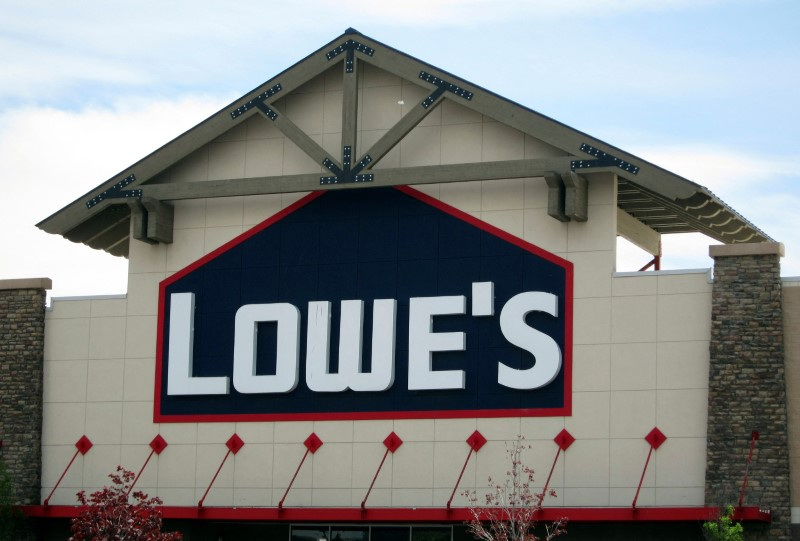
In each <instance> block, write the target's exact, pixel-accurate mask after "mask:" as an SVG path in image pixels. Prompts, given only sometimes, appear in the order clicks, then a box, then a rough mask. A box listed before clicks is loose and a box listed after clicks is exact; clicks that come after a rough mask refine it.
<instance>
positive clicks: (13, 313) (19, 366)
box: [0, 279, 50, 504]
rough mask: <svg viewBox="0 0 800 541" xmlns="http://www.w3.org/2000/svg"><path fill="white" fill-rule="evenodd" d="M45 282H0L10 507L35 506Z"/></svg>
mask: <svg viewBox="0 0 800 541" xmlns="http://www.w3.org/2000/svg"><path fill="white" fill-rule="evenodd" d="M49 288H50V280H49V279H34V280H0V397H2V399H0V439H1V440H2V442H3V444H2V448H0V457H1V458H2V460H3V462H5V465H6V468H7V470H8V473H9V474H10V476H11V481H12V488H13V491H14V495H13V497H14V503H15V504H37V503H39V491H40V486H41V464H42V459H41V452H42V451H41V449H42V362H43V356H44V309H45V289H49Z"/></svg>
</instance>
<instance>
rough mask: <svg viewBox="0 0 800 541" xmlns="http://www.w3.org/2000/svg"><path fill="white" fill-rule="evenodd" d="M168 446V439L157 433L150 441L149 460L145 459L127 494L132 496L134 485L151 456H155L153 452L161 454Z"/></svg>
mask: <svg viewBox="0 0 800 541" xmlns="http://www.w3.org/2000/svg"><path fill="white" fill-rule="evenodd" d="M166 448H167V440H165V439H164V438H162V437H161V434H158V435H156V437H155V438H153V441H151V442H150V454H149V455H147V460H145V461H144V464H143V465H142V468H141V469H140V470H139V473H137V474H136V478H135V479H134V480H133V483H131V486H130V488H129V489H128V494H127V496H130V495H131V492H133V487H135V486H136V483H137V482H138V481H139V477H141V476H142V473H143V472H144V469H145V468H146V467H147V463H148V462H150V459H151V458H153V454H157V455H160V454H161V451H163V450H164V449H166Z"/></svg>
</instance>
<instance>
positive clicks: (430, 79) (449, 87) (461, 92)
mask: <svg viewBox="0 0 800 541" xmlns="http://www.w3.org/2000/svg"><path fill="white" fill-rule="evenodd" d="M419 78H420V79H422V80H423V81H425V82H427V83H430V84H432V85H435V86H437V87H439V88H437V89H436V90H434V91H433V93H432V94H431V95H430V96H428V97H427V98H425V100H424V101H423V102H422V106H423V107H424V108H425V109H427V108H428V107H430V106H431V105H433V103H434V102H435V101H436V100H437V99H439V97H440V96H441V95H442V94H444V93H445V92H452V93H453V94H455V95H456V96H458V97H459V98H464V99H465V100H467V101H470V100H472V96H473V95H474V94H473V93H472V92H470V91H469V90H466V89H464V88H461V87H460V86H458V85H454V84H453V83H448V82H447V81H445V80H443V79H440V78H438V77H436V76H435V75H431V74H430V73H428V72H427V71H421V72H419Z"/></svg>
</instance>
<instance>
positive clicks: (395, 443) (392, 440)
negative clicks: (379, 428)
mask: <svg viewBox="0 0 800 541" xmlns="http://www.w3.org/2000/svg"><path fill="white" fill-rule="evenodd" d="M383 444H384V445H385V446H386V448H387V449H389V452H391V453H394V452H395V451H397V449H398V448H399V447H400V446H401V445H403V440H401V439H400V436H398V435H397V434H395V433H394V432H392V433H391V434H389V435H388V436H386V439H385V440H383Z"/></svg>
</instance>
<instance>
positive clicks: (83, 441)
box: [44, 435, 93, 507]
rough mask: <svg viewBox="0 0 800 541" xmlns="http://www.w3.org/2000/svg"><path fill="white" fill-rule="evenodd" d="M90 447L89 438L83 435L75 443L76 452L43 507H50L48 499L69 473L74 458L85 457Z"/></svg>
mask: <svg viewBox="0 0 800 541" xmlns="http://www.w3.org/2000/svg"><path fill="white" fill-rule="evenodd" d="M92 445H93V444H92V441H91V440H90V439H89V438H87V437H86V436H85V435H84V436H81V438H80V439H79V440H78V441H77V442H75V447H76V448H77V450H76V451H75V454H74V455H72V459H71V460H70V461H69V464H67V467H66V468H64V472H63V473H62V474H61V477H59V478H58V481H56V485H55V486H54V487H53V490H51V491H50V494H48V495H47V498H45V499H44V506H45V507H47V506H48V505H50V498H52V497H53V494H54V493H55V491H56V489H57V488H58V485H60V484H61V481H63V480H64V476H65V475H67V472H68V471H69V469H70V467H71V466H72V463H73V462H75V459H76V458H78V454H81V455H85V454H86V453H88V452H89V449H91V448H92Z"/></svg>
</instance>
